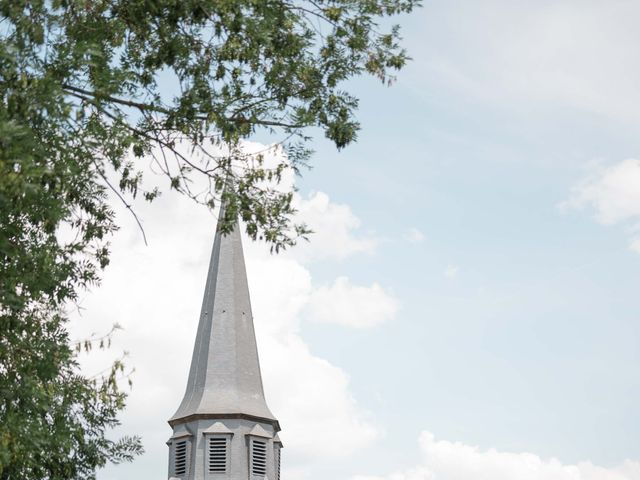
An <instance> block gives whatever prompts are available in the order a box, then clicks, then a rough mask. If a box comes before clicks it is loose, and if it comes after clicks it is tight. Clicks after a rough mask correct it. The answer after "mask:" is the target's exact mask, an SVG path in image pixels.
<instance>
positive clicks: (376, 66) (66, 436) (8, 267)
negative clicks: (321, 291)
mask: <svg viewBox="0 0 640 480" xmlns="http://www.w3.org/2000/svg"><path fill="white" fill-rule="evenodd" d="M418 3H419V0H0V329H1V332H2V335H1V336H0V392H1V398H0V402H1V403H0V478H2V479H14V478H20V479H30V478H34V479H35V478H50V479H58V478H60V479H62V478H92V476H93V472H94V470H95V468H96V467H99V466H101V465H104V463H105V462H107V461H109V460H111V461H119V460H123V459H130V458H131V456H132V455H134V454H136V453H139V451H140V444H139V441H138V440H137V439H135V438H125V439H123V440H122V441H108V440H107V439H106V437H105V435H106V432H107V430H108V429H109V428H110V427H112V426H114V425H115V424H117V412H118V411H119V410H120V409H121V408H123V405H124V395H123V393H122V391H121V390H120V389H119V387H118V385H117V382H116V381H115V377H113V378H112V377H111V376H110V377H108V378H106V379H105V380H104V381H101V382H95V381H93V380H91V379H88V378H85V377H83V376H82V375H80V374H79V373H78V369H77V365H76V356H75V353H74V351H73V348H72V347H71V345H70V342H69V340H68V338H67V334H66V322H67V317H66V314H65V311H64V308H65V306H67V305H69V304H70V303H73V302H74V301H75V300H76V299H77V296H78V293H79V292H80V291H81V290H82V289H84V288H86V287H89V286H91V285H93V284H95V283H97V282H98V279H99V278H98V277H99V270H100V269H101V268H104V267H105V266H106V265H107V263H108V259H109V252H108V243H107V239H108V236H109V234H111V233H112V232H113V231H114V230H115V229H116V228H117V226H116V223H115V219H114V214H113V209H112V205H111V204H110V200H109V195H108V193H109V190H111V191H112V193H113V195H116V196H117V197H119V198H120V200H122V201H123V202H125V204H126V205H127V206H128V207H129V208H131V207H130V203H131V202H132V201H133V199H135V198H137V197H139V196H142V197H143V198H144V199H146V200H149V201H151V200H153V199H154V198H155V197H156V196H157V195H158V194H159V190H158V188H152V189H150V190H145V189H144V188H143V185H142V173H141V172H142V169H143V168H142V167H143V166H146V165H147V164H148V161H149V160H150V161H151V162H152V164H153V168H154V170H156V171H160V172H162V173H163V174H164V175H165V176H166V178H167V180H168V181H167V184H168V187H169V188H172V189H176V190H178V191H180V192H183V193H185V194H187V195H189V196H190V197H192V198H194V199H195V200H197V201H199V202H201V203H204V204H206V205H208V206H210V207H214V206H215V205H216V204H217V203H218V202H219V201H220V198H221V196H225V197H226V201H227V203H228V205H229V208H227V210H226V218H225V220H226V223H225V228H230V227H231V225H232V222H233V220H235V218H236V217H237V216H240V217H241V218H242V220H243V221H244V224H245V225H246V229H247V232H248V234H249V235H250V236H251V237H252V238H254V239H257V238H259V239H263V240H265V241H266V242H268V243H269V244H271V246H272V248H273V249H275V250H276V251H277V250H279V249H281V248H284V247H287V246H289V245H292V244H293V243H295V240H296V238H297V237H298V236H300V235H303V236H304V235H305V234H306V233H307V232H308V230H307V229H306V227H305V226H304V225H294V224H292V221H291V216H292V213H293V207H292V205H291V201H292V192H291V191H282V190H278V189H276V188H274V187H273V185H274V184H277V183H278V181H279V180H280V179H281V178H282V175H283V174H284V173H285V172H286V171H287V170H293V171H295V172H298V171H299V168H300V167H301V166H303V165H305V164H306V163H307V162H308V159H309V156H310V150H309V149H308V147H307V146H306V145H307V143H306V142H307V140H308V139H309V138H308V132H309V129H310V128H312V127H313V128H318V129H320V130H321V131H322V132H324V135H325V136H326V137H327V138H329V139H330V140H331V141H333V142H334V143H335V145H336V147H337V148H342V147H344V146H346V145H348V144H349V143H351V142H353V141H354V140H355V139H356V135H357V132H358V128H359V125H358V122H357V120H356V119H355V111H356V108H357V104H358V100H357V98H356V97H355V96H354V95H352V94H351V93H349V92H348V91H347V90H346V89H345V86H344V85H345V81H346V80H348V79H350V78H352V77H354V76H358V75H361V74H370V75H373V76H374V77H377V78H378V79H380V80H381V81H382V82H384V83H387V84H388V83H391V81H392V80H393V76H392V73H393V71H395V70H398V69H400V68H402V67H403V66H404V64H405V63H406V62H407V60H408V57H407V54H406V53H405V51H404V50H403V49H402V48H401V46H400V44H399V42H400V36H399V29H398V27H397V26H391V27H382V26H381V24H384V23H385V21H386V20H385V19H386V17H391V16H394V15H397V14H401V13H409V12H411V11H412V10H413V9H414V8H415V7H416V6H417V5H418ZM258 132H265V133H267V134H270V135H275V136H276V137H277V138H279V139H280V141H279V143H278V147H279V148H282V149H283V150H284V151H285V152H286V153H287V158H286V160H282V161H281V162H280V163H278V164H276V165H269V166H267V165H266V164H265V161H264V158H263V156H262V155H261V154H259V153H258V154H253V155H250V154H246V153H243V151H242V148H241V142H242V140H243V139H247V138H249V137H251V136H252V135H254V134H256V133H258ZM183 145H190V147H189V148H191V151H192V152H198V153H199V154H200V156H199V158H198V159H196V158H195V156H194V155H191V154H188V153H185V150H184V148H183V147H182V146H183ZM212 152H218V153H212ZM219 152H225V153H224V154H223V153H219ZM198 177H203V178H205V179H206V180H207V181H208V185H209V187H208V188H206V189H205V190H204V191H200V190H196V189H195V187H194V185H195V183H194V181H195V180H196V179H197V178H198ZM225 186H227V187H229V186H230V188H226V189H224V188H223V187H225ZM223 190H224V192H223ZM62 231H64V232H65V235H63V234H61V232H62ZM69 233H70V234H69ZM116 367H117V365H116ZM116 370H117V368H116ZM74 419H75V420H74ZM54 447H55V448H54Z"/></svg>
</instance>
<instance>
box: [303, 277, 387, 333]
mask: <svg viewBox="0 0 640 480" xmlns="http://www.w3.org/2000/svg"><path fill="white" fill-rule="evenodd" d="M397 311H398V301H397V300H396V299H395V298H394V297H393V296H391V295H390V294H388V293H387V292H385V290H384V289H383V288H382V287H381V286H380V285H378V284H377V283H374V284H372V285H371V286H370V287H362V286H358V285H353V284H352V283H351V282H350V281H349V279H348V278H347V277H338V278H337V279H336V280H335V281H334V283H333V284H332V285H330V286H322V287H319V288H317V289H315V290H314V291H313V293H312V294H311V298H310V300H309V313H310V317H311V319H312V320H313V321H316V322H322V323H337V324H339V325H344V326H348V327H355V328H366V327H371V326H374V325H378V324H380V323H383V322H385V321H387V320H390V319H392V318H393V317H394V316H395V314H396V312H397Z"/></svg>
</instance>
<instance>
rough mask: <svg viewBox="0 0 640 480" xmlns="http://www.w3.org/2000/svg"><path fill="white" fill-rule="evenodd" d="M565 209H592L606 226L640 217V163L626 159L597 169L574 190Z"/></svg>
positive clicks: (639, 161)
mask: <svg viewBox="0 0 640 480" xmlns="http://www.w3.org/2000/svg"><path fill="white" fill-rule="evenodd" d="M564 205H565V206H568V207H574V208H582V207H585V206H590V207H592V208H593V209H594V211H595V216H596V219H597V220H598V221H599V222H600V223H602V224H604V225H613V224H616V223H619V222H623V221H626V220H629V219H634V218H636V217H640V160H636V159H627V160H624V161H622V162H620V163H617V164H615V165H612V166H610V167H608V168H599V169H597V170H596V171H595V172H594V173H592V174H591V175H589V177H587V178H586V179H585V180H583V181H582V182H580V183H579V184H578V185H577V186H576V187H574V188H573V189H572V192H571V197H570V199H569V201H568V202H566V203H565V204H564Z"/></svg>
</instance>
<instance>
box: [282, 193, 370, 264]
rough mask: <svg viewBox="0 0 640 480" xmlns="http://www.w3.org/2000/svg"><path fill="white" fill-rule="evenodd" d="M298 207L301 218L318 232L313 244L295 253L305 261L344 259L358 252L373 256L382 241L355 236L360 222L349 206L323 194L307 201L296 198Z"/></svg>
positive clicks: (314, 235)
mask: <svg viewBox="0 0 640 480" xmlns="http://www.w3.org/2000/svg"><path fill="white" fill-rule="evenodd" d="M294 205H295V207H296V208H297V209H298V212H299V213H298V219H299V220H301V221H304V222H305V223H306V224H307V225H308V226H309V227H310V228H311V229H312V230H313V231H314V233H313V234H312V235H311V242H310V243H305V242H300V244H299V245H298V246H297V247H296V249H294V250H293V251H292V254H293V255H294V256H295V257H296V258H298V259H301V260H302V261H316V260H325V259H331V258H333V259H344V258H346V257H348V256H350V255H353V254H355V253H369V254H370V253H373V252H374V251H375V248H376V246H377V244H378V240H377V239H376V238H375V237H373V236H372V235H368V234H360V235H356V234H354V231H357V230H358V229H359V228H360V224H361V222H360V219H358V217H356V216H355V215H354V213H353V212H352V211H351V208H350V207H349V206H348V205H345V204H339V203H333V202H331V200H330V199H329V196H328V195H327V194H326V193H323V192H315V193H312V194H310V195H309V196H308V197H307V198H303V197H302V196H300V195H296V197H295V200H294Z"/></svg>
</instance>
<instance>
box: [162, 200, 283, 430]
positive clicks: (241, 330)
mask: <svg viewBox="0 0 640 480" xmlns="http://www.w3.org/2000/svg"><path fill="white" fill-rule="evenodd" d="M222 208H223V209H224V205H223V207H222ZM222 218H224V210H222V211H221V212H220V219H222ZM202 416H207V417H211V416H220V417H222V418H224V417H231V416H233V417H235V416H242V417H245V418H255V419H256V420H258V421H260V420H262V421H266V422H268V423H271V424H273V425H274V427H275V429H276V431H277V430H279V427H278V422H277V420H276V419H275V417H274V416H273V414H272V413H271V411H270V410H269V407H267V403H266V401H265V398H264V390H263V388H262V378H261V375H260V363H259V361H258V350H257V347H256V337H255V333H254V328H253V317H252V314H251V303H250V300H249V286H248V283H247V273H246V268H245V263H244V255H243V252H242V240H241V236H240V231H239V228H238V225H237V223H236V225H234V228H233V230H232V231H231V233H228V234H226V235H223V234H222V233H221V232H220V222H218V229H217V231H216V236H215V241H214V244H213V252H212V253H211V261H210V263H209V272H208V274H207V283H206V286H205V290H204V299H203V302H202V311H201V313H200V322H199V325H198V332H197V335H196V341H195V346H194V349H193V357H192V360H191V370H190V372H189V380H188V382H187V389H186V392H185V395H184V399H183V400H182V403H181V404H180V407H179V408H178V411H177V412H176V413H175V414H174V415H173V416H172V417H171V419H170V420H169V423H170V424H171V425H176V424H177V423H182V422H188V421H190V420H192V419H195V418H198V417H202Z"/></svg>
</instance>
